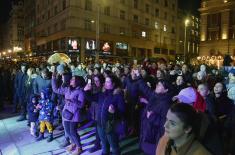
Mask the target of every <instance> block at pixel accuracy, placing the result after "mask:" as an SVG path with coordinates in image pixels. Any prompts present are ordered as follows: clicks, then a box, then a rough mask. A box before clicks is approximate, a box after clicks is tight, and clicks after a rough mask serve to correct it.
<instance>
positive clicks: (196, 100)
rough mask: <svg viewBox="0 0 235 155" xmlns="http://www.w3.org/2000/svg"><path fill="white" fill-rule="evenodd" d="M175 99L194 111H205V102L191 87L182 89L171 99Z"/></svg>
mask: <svg viewBox="0 0 235 155" xmlns="http://www.w3.org/2000/svg"><path fill="white" fill-rule="evenodd" d="M175 99H178V101H179V102H180V103H185V104H189V105H191V106H193V107H194V108H195V109H196V110H199V111H202V112H204V111H205V110H206V102H205V100H204V99H203V97H202V96H201V95H200V93H199V92H198V91H197V90H196V89H194V88H193V87H188V88H185V89H182V90H181V91H180V93H179V94H178V95H177V96H175V97H173V100H175Z"/></svg>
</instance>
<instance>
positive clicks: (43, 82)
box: [33, 68, 51, 95]
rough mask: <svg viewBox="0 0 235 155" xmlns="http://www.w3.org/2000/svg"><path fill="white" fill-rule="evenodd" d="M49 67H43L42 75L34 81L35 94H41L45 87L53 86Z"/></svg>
mask: <svg viewBox="0 0 235 155" xmlns="http://www.w3.org/2000/svg"><path fill="white" fill-rule="evenodd" d="M49 74H50V73H49V70H48V69H47V68H44V69H42V71H41V75H38V76H37V77H36V79H35V80H34V82H33V91H34V94H37V95H40V92H41V91H42V90H43V89H46V88H51V79H50V75H49Z"/></svg>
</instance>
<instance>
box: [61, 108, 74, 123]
mask: <svg viewBox="0 0 235 155" xmlns="http://www.w3.org/2000/svg"><path fill="white" fill-rule="evenodd" d="M73 115H74V114H73V113H72V112H71V111H69V110H67V109H65V110H63V112H62V116H63V117H64V118H65V119H67V120H72V119H73Z"/></svg>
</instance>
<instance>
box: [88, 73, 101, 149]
mask: <svg viewBox="0 0 235 155" xmlns="http://www.w3.org/2000/svg"><path fill="white" fill-rule="evenodd" d="M90 80H91V81H90ZM90 80H89V79H88V84H91V87H92V88H91V90H89V91H87V92H86V94H88V93H89V95H86V100H87V101H89V100H90V99H89V96H96V95H98V94H99V93H101V92H102V89H103V85H104V77H103V76H102V75H95V76H93V79H90ZM90 105H91V106H90V109H89V110H90V114H91V119H92V120H93V121H94V122H95V125H96V124H97V118H98V108H99V107H98V103H97V102H95V101H91V103H90ZM96 126H97V125H96ZM100 148H101V145H100V138H99V135H98V130H97V127H96V139H95V145H94V147H93V148H91V149H90V150H89V152H90V153H92V152H95V151H97V150H99V149H100Z"/></svg>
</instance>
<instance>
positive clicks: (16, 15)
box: [2, 1, 24, 52]
mask: <svg viewBox="0 0 235 155" xmlns="http://www.w3.org/2000/svg"><path fill="white" fill-rule="evenodd" d="M23 9H24V6H23V1H13V2H12V10H11V12H10V18H9V20H8V21H7V23H5V24H3V27H2V28H3V32H2V42H3V44H2V50H3V51H9V52H12V51H19V50H23V49H24V10H23Z"/></svg>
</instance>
